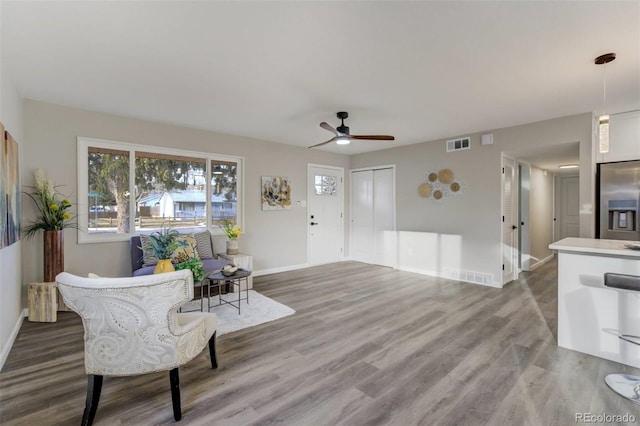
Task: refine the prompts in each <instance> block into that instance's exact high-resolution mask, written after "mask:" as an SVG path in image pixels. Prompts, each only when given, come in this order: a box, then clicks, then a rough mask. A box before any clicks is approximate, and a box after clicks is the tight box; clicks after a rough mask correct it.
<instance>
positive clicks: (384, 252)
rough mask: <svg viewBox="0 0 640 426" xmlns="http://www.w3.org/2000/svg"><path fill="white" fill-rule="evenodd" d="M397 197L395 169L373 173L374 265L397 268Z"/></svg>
mask: <svg viewBox="0 0 640 426" xmlns="http://www.w3.org/2000/svg"><path fill="white" fill-rule="evenodd" d="M394 204H395V196H394V187H393V169H378V170H374V171H373V216H374V218H373V232H374V234H375V255H374V259H373V263H375V264H377V265H384V266H390V267H394V266H395V253H396V236H395V227H396V226H395V222H396V221H395V208H394Z"/></svg>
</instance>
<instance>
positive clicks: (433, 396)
mask: <svg viewBox="0 0 640 426" xmlns="http://www.w3.org/2000/svg"><path fill="white" fill-rule="evenodd" d="M556 267H557V265H556V263H555V262H550V263H548V264H546V265H544V266H543V267H542V268H539V269H538V270H536V271H535V272H533V273H526V274H523V276H522V278H521V279H519V280H518V281H514V282H513V283H511V284H509V285H508V286H506V287H505V288H504V289H502V290H498V289H492V288H487V287H481V286H477V285H473V284H466V283H459V282H455V281H448V280H444V279H436V278H431V277H426V276H422V275H416V274H412V273H408V272H401V271H397V270H392V269H388V268H383V267H378V266H371V265H365V264H362V263H357V262H344V263H339V264H333V265H327V266H321V267H314V268H308V269H304V270H299V271H292V272H285V273H280V274H274V275H269V276H262V277H255V278H254V287H255V289H256V290H257V291H259V292H261V293H263V294H265V295H266V296H269V297H271V298H274V299H276V300H278V301H280V302H281V303H284V304H286V305H288V306H291V307H292V308H294V309H295V310H296V311H297V312H296V314H295V315H293V316H290V317H287V318H283V319H281V320H278V321H275V322H272V323H268V324H264V325H261V326H258V327H254V328H249V329H245V330H241V331H239V332H235V333H232V334H228V335H225V336H222V337H221V338H219V340H218V360H219V364H220V367H219V368H218V369H217V370H211V369H210V364H209V355H208V353H207V351H204V352H203V353H202V354H201V355H200V356H199V357H198V358H197V359H195V360H193V361H192V362H191V363H189V364H187V365H186V366H185V367H182V368H181V369H180V383H181V389H182V412H183V419H182V421H181V422H180V424H183V425H186V424H188V425H269V424H283V425H386V424H388V425H465V424H468V425H484V424H488V425H574V424H576V422H575V413H582V412H585V413H593V414H596V413H597V414H602V413H608V414H625V413H630V414H633V415H635V416H636V418H638V419H640V410H639V409H638V407H637V406H635V405H633V404H631V403H629V402H627V401H625V400H623V399H622V398H619V397H618V396H617V395H615V394H613V392H611V391H610V390H609V389H608V388H607V387H606V385H605V384H604V382H603V377H604V376H605V375H606V374H607V373H610V372H627V373H631V374H636V375H640V371H638V370H636V369H633V368H630V367H624V366H622V365H620V364H617V363H614V362H609V361H605V360H602V359H599V358H595V357H591V356H588V355H583V354H580V353H577V352H573V351H569V350H565V349H561V348H558V347H557V346H556V323H557V285H556ZM82 335H83V331H82V325H81V322H80V319H79V317H77V316H76V315H75V314H74V313H59V316H58V322H57V323H53V324H43V323H29V322H27V321H25V323H24V324H23V326H22V329H21V330H20V333H19V335H18V338H17V340H16V342H15V344H14V346H13V349H12V351H11V353H10V354H9V357H8V359H7V362H6V363H5V366H4V369H3V371H2V372H1V373H0V424H2V425H14V424H20V425H77V424H79V423H80V419H81V416H82V410H83V407H84V398H85V389H86V376H85V374H84V365H83V342H82ZM171 423H173V417H172V409H171V396H170V391H169V377H168V373H157V374H150V375H145V376H138V377H129V378H105V381H104V385H103V390H102V397H101V400H100V405H99V407H98V412H97V415H96V421H95V423H94V424H96V425H114V424H127V425H147V424H149V425H151V424H153V425H156V424H171Z"/></svg>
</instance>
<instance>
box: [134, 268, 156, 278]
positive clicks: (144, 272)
mask: <svg viewBox="0 0 640 426" xmlns="http://www.w3.org/2000/svg"><path fill="white" fill-rule="evenodd" d="M155 267H156V265H151V266H143V267H142V268H140V269H136V270H135V271H133V276H134V277H139V276H141V275H151V274H153V270H154V269H155Z"/></svg>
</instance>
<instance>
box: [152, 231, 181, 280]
mask: <svg viewBox="0 0 640 426" xmlns="http://www.w3.org/2000/svg"><path fill="white" fill-rule="evenodd" d="M179 235H180V234H179V233H178V231H176V230H175V229H173V228H165V227H164V225H162V227H161V228H160V230H159V231H155V232H152V233H151V234H150V235H149V239H150V241H151V246H152V247H153V251H154V253H155V255H156V257H157V258H158V264H157V265H156V267H155V268H154V269H153V273H154V274H159V273H162V272H172V271H175V268H174V266H173V263H172V262H171V255H172V254H173V252H174V251H176V249H177V248H178V247H180V242H178V241H177V237H178V236H179Z"/></svg>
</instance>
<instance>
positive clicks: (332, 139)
mask: <svg viewBox="0 0 640 426" xmlns="http://www.w3.org/2000/svg"><path fill="white" fill-rule="evenodd" d="M325 124H326V123H325ZM335 140H336V138H331V139H329V140H328V141H326V142H322V143H318V144H315V145H311V146H310V147H309V148H315V147H317V146H322V145H326V144H328V143H331V142H333V141H335Z"/></svg>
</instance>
